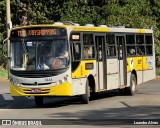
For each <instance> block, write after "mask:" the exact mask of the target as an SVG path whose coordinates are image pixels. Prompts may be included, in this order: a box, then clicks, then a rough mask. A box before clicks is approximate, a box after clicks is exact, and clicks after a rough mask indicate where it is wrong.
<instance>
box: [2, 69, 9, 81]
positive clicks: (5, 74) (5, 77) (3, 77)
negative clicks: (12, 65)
mask: <svg viewBox="0 0 160 128" xmlns="http://www.w3.org/2000/svg"><path fill="white" fill-rule="evenodd" d="M7 78H8V70H7V69H4V68H1V69H0V79H7Z"/></svg>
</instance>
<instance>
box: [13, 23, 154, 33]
mask: <svg viewBox="0 0 160 128" xmlns="http://www.w3.org/2000/svg"><path fill="white" fill-rule="evenodd" d="M33 27H59V28H66V29H71V30H72V31H76V32H80V31H81V32H113V33H126V32H127V33H153V30H152V29H138V28H125V27H123V26H113V27H107V26H105V25H100V26H93V25H86V26H78V25H65V24H63V23H61V24H60V23H59V24H58V23H55V24H39V25H28V26H20V27H16V28H12V29H11V30H17V29H25V28H33Z"/></svg>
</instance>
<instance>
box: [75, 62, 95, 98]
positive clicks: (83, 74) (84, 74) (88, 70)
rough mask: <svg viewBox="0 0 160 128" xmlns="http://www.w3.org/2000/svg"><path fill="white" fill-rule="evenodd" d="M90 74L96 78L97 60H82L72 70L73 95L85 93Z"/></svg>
mask: <svg viewBox="0 0 160 128" xmlns="http://www.w3.org/2000/svg"><path fill="white" fill-rule="evenodd" d="M89 75H93V76H95V77H94V78H95V79H96V60H82V61H81V62H80V64H79V66H78V67H77V69H76V70H75V71H74V72H72V95H81V94H85V86H86V81H87V78H88V76H89Z"/></svg>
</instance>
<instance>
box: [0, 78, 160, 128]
mask: <svg viewBox="0 0 160 128" xmlns="http://www.w3.org/2000/svg"><path fill="white" fill-rule="evenodd" d="M0 119H3V120H4V119H5V120H7V119H12V121H13V120H15V119H17V120H21V121H26V120H23V119H29V120H34V119H35V120H38V119H40V121H41V120H42V119H54V120H42V124H47V123H50V124H57V125H58V126H59V125H60V124H61V125H62V124H64V127H65V128H66V126H65V125H66V124H67V125H68V126H69V125H71V126H70V127H71V128H72V127H73V126H72V125H73V124H74V126H77V127H78V126H79V125H84V124H85V125H86V127H96V126H98V125H101V126H102V127H103V124H108V123H109V124H111V126H112V127H113V125H112V123H113V124H120V123H122V124H124V125H127V124H129V125H130V124H132V123H133V125H134V126H136V123H137V122H142V121H147V122H148V121H152V122H154V123H156V122H158V126H159V127H160V80H151V81H148V82H146V83H143V84H141V85H138V86H137V92H136V95H135V96H122V95H120V94H119V92H118V91H117V90H114V91H111V92H103V93H99V94H97V95H96V98H94V99H92V100H91V101H90V103H89V104H87V105H84V104H81V102H80V98H79V97H70V98H45V103H44V106H43V107H42V108H37V107H36V105H35V103H34V97H11V96H10V95H9V86H8V83H7V82H1V83H0ZM57 119H58V120H57ZM66 119H69V121H68V120H66ZM116 119H117V120H116ZM125 123H126V124H125ZM141 126H143V125H141ZM154 126H157V125H154ZM50 127H51V126H50ZM61 127H62V126H61ZM116 128H117V127H116Z"/></svg>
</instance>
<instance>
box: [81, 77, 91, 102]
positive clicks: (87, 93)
mask: <svg viewBox="0 0 160 128" xmlns="http://www.w3.org/2000/svg"><path fill="white" fill-rule="evenodd" d="M89 97H90V89H89V81H88V80H87V81H86V88H85V94H83V95H82V103H83V104H88V103H89Z"/></svg>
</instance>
